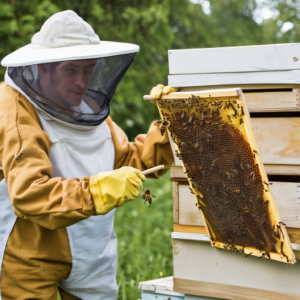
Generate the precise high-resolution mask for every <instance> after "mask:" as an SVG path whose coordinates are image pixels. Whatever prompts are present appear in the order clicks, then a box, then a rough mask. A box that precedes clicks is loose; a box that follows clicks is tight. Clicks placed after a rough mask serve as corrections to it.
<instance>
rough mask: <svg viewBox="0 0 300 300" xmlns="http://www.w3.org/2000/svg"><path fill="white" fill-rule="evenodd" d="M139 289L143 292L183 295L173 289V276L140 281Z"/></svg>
mask: <svg viewBox="0 0 300 300" xmlns="http://www.w3.org/2000/svg"><path fill="white" fill-rule="evenodd" d="M139 289H140V290H142V291H145V292H153V293H158V294H166V295H170V296H184V294H181V293H176V292H174V291H173V276H170V277H164V278H160V279H155V280H148V281H143V282H140V283H139Z"/></svg>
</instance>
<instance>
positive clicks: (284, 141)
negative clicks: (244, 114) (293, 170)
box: [251, 118, 300, 165]
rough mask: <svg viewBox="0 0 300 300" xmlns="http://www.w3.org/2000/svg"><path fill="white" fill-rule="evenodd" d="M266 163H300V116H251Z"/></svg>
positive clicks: (256, 138)
mask: <svg viewBox="0 0 300 300" xmlns="http://www.w3.org/2000/svg"><path fill="white" fill-rule="evenodd" d="M251 126H252V130H253V133H254V136H255V140H256V143H257V145H258V149H259V151H260V157H261V160H262V162H263V163H264V164H286V165H300V118H251Z"/></svg>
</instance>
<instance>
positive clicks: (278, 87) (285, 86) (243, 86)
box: [180, 84, 300, 92]
mask: <svg viewBox="0 0 300 300" xmlns="http://www.w3.org/2000/svg"><path fill="white" fill-rule="evenodd" d="M234 87H236V85H235V84H229V85H228V84H227V85H217V86H214V89H226V88H234ZM239 87H240V88H241V89H242V91H243V92H244V91H249V90H281V89H294V88H295V89H296V88H297V89H299V88H300V85H299V84H241V85H239ZM210 89H211V86H205V85H201V86H191V87H181V88H180V91H181V92H191V91H203V90H210Z"/></svg>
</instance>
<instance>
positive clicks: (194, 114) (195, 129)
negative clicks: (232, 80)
mask: <svg viewBox="0 0 300 300" xmlns="http://www.w3.org/2000/svg"><path fill="white" fill-rule="evenodd" d="M157 104H158V107H159V110H160V113H161V117H162V119H164V120H168V121H169V122H170V126H169V131H170V133H171V135H172V139H173V141H174V143H175V144H176V148H177V149H176V151H177V152H176V153H177V156H178V157H179V158H180V159H181V160H182V161H183V165H184V170H185V172H186V173H187V177H188V180H189V185H190V186H189V188H190V189H191V192H192V193H194V194H195V199H196V203H197V207H198V208H199V209H200V211H201V214H203V220H204V225H205V226H206V230H207V231H208V234H209V235H210V238H211V244H212V245H213V246H214V247H218V248H222V249H223V248H224V249H227V250H231V251H234V252H241V253H245V254H251V255H254V256H259V257H265V258H269V259H274V260H278V261H282V262H287V263H294V262H295V257H294V254H293V251H292V249H291V245H290V241H289V238H288V235H287V232H286V229H285V227H284V225H283V223H282V220H281V218H280V215H279V213H278V209H277V206H276V203H275V201H274V199H273V196H272V193H271V189H270V184H269V181H268V178H267V175H266V173H265V170H264V168H263V164H262V161H261V158H260V149H259V148H257V145H256V143H255V140H254V136H253V133H252V128H251V124H250V117H249V113H248V110H247V107H246V105H245V100H244V97H243V94H242V91H241V89H224V90H216V91H201V92H193V93H191V92H179V93H172V94H169V95H167V96H164V97H163V98H162V99H161V100H159V101H157ZM180 211H182V210H181V209H180V208H179V212H180ZM179 217H182V216H179ZM189 217H191V216H190V215H189ZM192 218H193V217H192ZM195 220H198V221H199V218H197V217H195V219H194V221H195ZM196 222H197V221H196Z"/></svg>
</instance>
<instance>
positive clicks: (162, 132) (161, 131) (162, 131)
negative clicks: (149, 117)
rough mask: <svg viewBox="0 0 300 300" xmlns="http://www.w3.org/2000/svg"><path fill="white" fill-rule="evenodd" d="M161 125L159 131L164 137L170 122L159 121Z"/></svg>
mask: <svg viewBox="0 0 300 300" xmlns="http://www.w3.org/2000/svg"><path fill="white" fill-rule="evenodd" d="M157 123H158V124H160V125H159V127H158V130H159V132H160V134H161V135H164V133H165V131H166V129H167V128H168V126H169V125H170V122H169V121H166V120H161V121H157Z"/></svg>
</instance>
